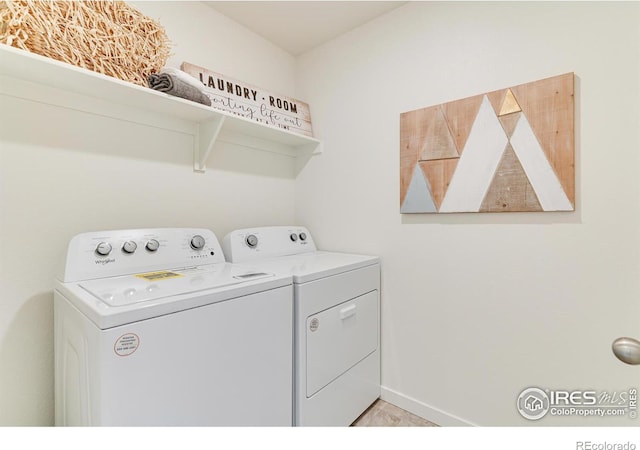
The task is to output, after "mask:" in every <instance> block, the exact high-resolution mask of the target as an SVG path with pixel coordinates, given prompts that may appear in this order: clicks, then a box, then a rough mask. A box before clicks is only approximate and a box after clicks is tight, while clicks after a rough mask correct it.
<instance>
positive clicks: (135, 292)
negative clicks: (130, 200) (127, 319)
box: [78, 264, 274, 307]
mask: <svg viewBox="0 0 640 450" xmlns="http://www.w3.org/2000/svg"><path fill="white" fill-rule="evenodd" d="M273 276H274V274H273V273H267V272H264V271H260V270H256V269H250V268H246V267H243V266H232V265H229V264H212V265H209V266H205V267H191V268H187V269H177V270H161V271H156V272H148V273H140V274H135V275H125V276H120V277H113V278H104V279H98V280H89V281H83V282H80V283H78V285H79V286H80V287H81V288H82V289H84V290H85V291H87V292H88V293H89V294H91V295H92V296H94V297H95V298H96V299H97V300H99V301H101V302H103V303H105V304H106V305H108V306H110V307H117V306H130V305H133V304H136V303H142V302H148V301H152V300H158V299H162V298H166V297H172V296H177V295H185V294H195V293H198V292H201V291H206V290H211V289H223V288H229V287H232V286H234V285H238V284H241V283H245V282H247V281H250V280H259V279H263V278H270V277H273Z"/></svg>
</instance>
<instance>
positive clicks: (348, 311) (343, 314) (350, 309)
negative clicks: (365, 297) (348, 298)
mask: <svg viewBox="0 0 640 450" xmlns="http://www.w3.org/2000/svg"><path fill="white" fill-rule="evenodd" d="M355 313H356V305H355V303H354V304H351V305H349V306H347V307H345V308H342V309H341V310H340V319H342V320H344V319H346V318H348V317H351V316H353V315H354V314H355Z"/></svg>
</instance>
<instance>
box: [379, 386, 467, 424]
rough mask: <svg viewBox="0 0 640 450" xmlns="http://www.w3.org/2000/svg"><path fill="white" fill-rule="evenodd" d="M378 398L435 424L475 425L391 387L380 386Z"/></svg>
mask: <svg viewBox="0 0 640 450" xmlns="http://www.w3.org/2000/svg"><path fill="white" fill-rule="evenodd" d="M380 398H381V399H382V400H384V401H385V402H388V403H391V404H392V405H395V406H397V407H398V408H402V409H404V410H405V411H409V412H410V413H411V414H415V415H416V416H420V417H422V418H423V419H426V420H428V421H429V422H433V423H435V424H436V425H440V426H442V427H477V426H478V425H476V424H475V423H472V422H469V421H468V420H464V419H461V418H460V417H457V416H454V415H453V414H449V413H447V412H445V411H442V410H440V409H438V408H435V407H433V406H429V405H427V404H426V403H422V402H420V401H418V400H416V399H414V398H411V397H408V396H406V395H404V394H401V393H400V392H396V391H394V390H393V389H389V388H387V387H384V386H382V393H381V395H380Z"/></svg>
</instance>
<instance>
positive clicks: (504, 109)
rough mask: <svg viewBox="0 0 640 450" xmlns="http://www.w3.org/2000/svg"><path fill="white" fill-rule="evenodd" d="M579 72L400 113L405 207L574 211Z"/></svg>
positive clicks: (440, 210)
mask: <svg viewBox="0 0 640 450" xmlns="http://www.w3.org/2000/svg"><path fill="white" fill-rule="evenodd" d="M573 94H574V76H573V73H568V74H564V75H560V76H556V77H552V78H547V79H544V80H540V81H535V82H532V83H526V84H522V85H519V86H514V87H511V88H507V89H501V90H499V91H494V92H489V93H486V94H483V95H476V96H474V97H469V98H465V99H462V100H457V101H454V102H450V103H445V104H442V105H437V106H430V107H427V108H423V109H418V110H415V111H409V112H406V113H403V114H401V115H400V212H401V213H455V212H503V211H504V212H507V211H509V212H514V211H573V210H574V205H575V174H574V154H575V151H574V97H573Z"/></svg>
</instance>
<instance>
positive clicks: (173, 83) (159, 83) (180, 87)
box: [149, 73, 211, 106]
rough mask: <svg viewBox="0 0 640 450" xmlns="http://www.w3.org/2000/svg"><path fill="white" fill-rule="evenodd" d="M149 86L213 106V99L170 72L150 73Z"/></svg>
mask: <svg viewBox="0 0 640 450" xmlns="http://www.w3.org/2000/svg"><path fill="white" fill-rule="evenodd" d="M149 87H150V88H151V89H153V90H156V91H160V92H166V93H167V94H170V95H175V96H176V97H180V98H184V99H187V100H191V101H193V102H198V103H202V104H203V105H207V106H211V99H210V98H209V97H207V95H206V94H204V93H203V92H201V91H199V90H198V89H197V88H196V87H194V86H192V85H191V84H189V83H185V82H184V81H183V80H181V79H179V78H178V77H176V76H174V75H171V74H168V73H154V74H151V75H149Z"/></svg>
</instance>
